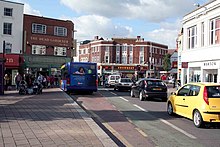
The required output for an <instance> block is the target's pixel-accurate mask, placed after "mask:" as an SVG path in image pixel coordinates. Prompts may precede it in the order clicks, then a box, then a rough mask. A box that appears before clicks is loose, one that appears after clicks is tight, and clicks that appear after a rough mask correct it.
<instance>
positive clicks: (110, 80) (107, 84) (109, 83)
mask: <svg viewBox="0 0 220 147" xmlns="http://www.w3.org/2000/svg"><path fill="white" fill-rule="evenodd" d="M120 78H121V76H120V75H109V76H108V78H107V80H106V82H105V85H104V86H105V87H114V86H115V81H118V80H119V79H120Z"/></svg>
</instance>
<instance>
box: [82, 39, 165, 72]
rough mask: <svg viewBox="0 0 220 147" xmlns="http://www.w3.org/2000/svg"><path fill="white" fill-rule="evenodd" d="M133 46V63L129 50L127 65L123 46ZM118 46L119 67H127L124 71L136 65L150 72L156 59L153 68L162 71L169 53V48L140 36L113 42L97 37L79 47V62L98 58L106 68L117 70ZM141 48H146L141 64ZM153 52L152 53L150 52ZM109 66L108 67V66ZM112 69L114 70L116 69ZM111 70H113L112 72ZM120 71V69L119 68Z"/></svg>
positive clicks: (113, 40) (98, 61)
mask: <svg viewBox="0 0 220 147" xmlns="http://www.w3.org/2000/svg"><path fill="white" fill-rule="evenodd" d="M124 45H125V46H132V48H133V55H132V56H133V59H132V60H133V62H132V63H129V57H130V52H129V49H128V48H127V55H126V57H127V63H125V64H124V63H122V48H123V46H124ZM117 46H119V47H120V62H119V63H118V65H123V66H127V67H128V68H127V67H126V68H122V69H133V68H129V66H132V67H134V66H136V65H141V69H143V70H149V69H150V63H152V60H151V61H150V59H153V58H154V63H152V64H153V67H154V68H155V69H156V70H162V66H163V64H162V61H163V57H164V55H165V54H167V51H168V46H167V45H163V44H159V43H155V42H149V41H144V39H143V38H141V37H140V36H137V38H112V40H103V39H98V37H97V36H96V37H95V38H94V40H93V41H91V42H89V43H86V44H81V45H80V47H79V60H80V61H89V62H94V60H93V57H97V58H98V60H97V61H95V62H97V63H100V64H102V65H103V64H105V65H106V68H107V66H111V64H112V65H114V67H115V69H116V68H117V67H116V66H117V64H116V48H117ZM95 47H96V49H97V48H98V51H97V50H96V51H95V52H94V48H95ZM106 48H109V62H108V63H106V62H105V50H106ZM140 48H144V62H143V63H140ZM151 49H152V50H153V51H152V53H151V52H150V50H151ZM107 64H108V65H107ZM114 67H112V68H114ZM112 68H111V70H112ZM107 69H109V68H107ZM117 69H118V68H117Z"/></svg>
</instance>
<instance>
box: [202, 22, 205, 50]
mask: <svg viewBox="0 0 220 147" xmlns="http://www.w3.org/2000/svg"><path fill="white" fill-rule="evenodd" d="M204 32H205V30H204V22H202V24H201V46H204V39H205V34H204Z"/></svg>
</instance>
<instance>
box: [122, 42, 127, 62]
mask: <svg viewBox="0 0 220 147" xmlns="http://www.w3.org/2000/svg"><path fill="white" fill-rule="evenodd" d="M127 56H128V53H127V45H123V46H122V58H121V63H122V64H127Z"/></svg>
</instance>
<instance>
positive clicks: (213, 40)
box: [210, 17, 220, 45]
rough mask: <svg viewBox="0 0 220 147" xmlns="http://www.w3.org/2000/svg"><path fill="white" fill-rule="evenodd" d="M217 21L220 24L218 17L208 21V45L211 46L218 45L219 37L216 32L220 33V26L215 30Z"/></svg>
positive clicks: (219, 42)
mask: <svg viewBox="0 0 220 147" xmlns="http://www.w3.org/2000/svg"><path fill="white" fill-rule="evenodd" d="M217 21H219V23H220V17H218V18H215V19H212V20H211V21H210V44H211V45H214V44H220V35H219V36H218V33H217V31H220V25H219V27H218V28H216V27H217V25H216V22H217ZM218 40H219V41H218Z"/></svg>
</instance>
